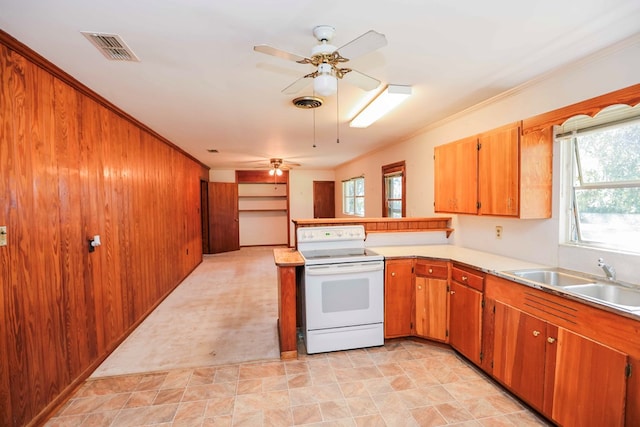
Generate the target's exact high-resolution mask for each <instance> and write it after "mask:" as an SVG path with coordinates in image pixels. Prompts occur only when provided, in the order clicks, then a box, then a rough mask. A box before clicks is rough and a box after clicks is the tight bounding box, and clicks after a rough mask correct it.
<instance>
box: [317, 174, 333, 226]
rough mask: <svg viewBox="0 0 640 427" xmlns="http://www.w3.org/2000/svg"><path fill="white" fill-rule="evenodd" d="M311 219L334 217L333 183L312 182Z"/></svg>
mask: <svg viewBox="0 0 640 427" xmlns="http://www.w3.org/2000/svg"><path fill="white" fill-rule="evenodd" d="M313 217H314V218H335V217H336V196H335V182H334V181H313Z"/></svg>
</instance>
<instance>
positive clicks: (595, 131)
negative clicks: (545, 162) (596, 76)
mask: <svg viewBox="0 0 640 427" xmlns="http://www.w3.org/2000/svg"><path fill="white" fill-rule="evenodd" d="M620 110H621V108H616V109H615V110H614V111H613V112H610V113H609V115H612V116H614V117H615V118H614V119H613V120H612V119H609V121H604V120H605V119H606V117H607V114H603V115H604V117H599V116H596V118H595V119H590V120H585V119H582V120H576V124H575V125H574V126H573V127H574V129H573V131H572V132H569V133H565V134H564V135H561V137H564V138H565V139H567V141H568V142H567V143H568V144H569V149H570V156H571V174H570V177H569V178H570V179H569V180H568V181H569V185H568V187H567V188H568V194H567V197H566V199H567V202H568V204H569V206H568V209H567V211H568V212H569V215H568V218H567V219H568V224H567V225H568V227H569V228H568V229H569V242H570V243H574V244H579V245H584V246H593V247H599V248H608V249H615V250H620V251H627V252H638V253H640V115H638V113H640V111H637V109H636V112H635V113H634V114H635V117H624V118H620V113H618V114H617V117H616V114H613V113H615V111H620ZM626 110H627V111H633V110H631V109H628V108H627V109H626ZM601 114H602V113H601ZM567 127H568V124H565V125H564V127H563V128H564V129H566V128H567Z"/></svg>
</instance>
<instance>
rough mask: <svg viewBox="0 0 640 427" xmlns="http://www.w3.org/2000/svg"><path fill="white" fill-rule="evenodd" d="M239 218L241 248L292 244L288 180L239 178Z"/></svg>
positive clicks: (262, 177)
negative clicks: (290, 239)
mask: <svg viewBox="0 0 640 427" xmlns="http://www.w3.org/2000/svg"><path fill="white" fill-rule="evenodd" d="M239 172H241V171H238V172H237V173H236V174H237V177H238V215H239V221H240V246H256V245H279V244H288V243H289V194H288V193H289V192H288V185H287V180H286V179H285V180H282V177H278V179H277V180H274V179H273V178H271V179H269V177H268V176H267V177H264V176H262V175H260V174H257V172H265V173H266V172H267V171H251V173H250V174H246V176H245V174H239Z"/></svg>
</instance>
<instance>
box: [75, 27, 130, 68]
mask: <svg viewBox="0 0 640 427" xmlns="http://www.w3.org/2000/svg"><path fill="white" fill-rule="evenodd" d="M81 33H82V35H83V36H85V37H86V38H87V39H89V41H90V42H91V43H93V45H94V46H95V47H97V48H98V50H99V51H100V52H102V54H103V55H104V56H105V57H106V58H107V59H110V60H112V61H136V62H138V61H140V59H138V57H137V56H136V54H135V53H133V52H132V51H131V49H129V46H127V44H126V43H125V42H124V40H122V38H120V36H119V35H117V34H107V33H94V32H90V31H81Z"/></svg>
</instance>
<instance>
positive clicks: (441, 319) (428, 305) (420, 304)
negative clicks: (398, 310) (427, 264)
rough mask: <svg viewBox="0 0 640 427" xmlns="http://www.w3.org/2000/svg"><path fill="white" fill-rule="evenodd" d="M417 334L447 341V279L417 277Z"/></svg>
mask: <svg viewBox="0 0 640 427" xmlns="http://www.w3.org/2000/svg"><path fill="white" fill-rule="evenodd" d="M415 288H416V296H415V298H416V321H415V332H416V335H418V336H420V337H423V338H430V339H434V340H438V341H442V342H445V341H446V340H447V325H448V321H447V319H448V314H449V313H448V310H447V305H448V303H447V301H448V296H449V292H448V291H447V280H446V279H433V278H428V277H420V276H417V277H416V285H415Z"/></svg>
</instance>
